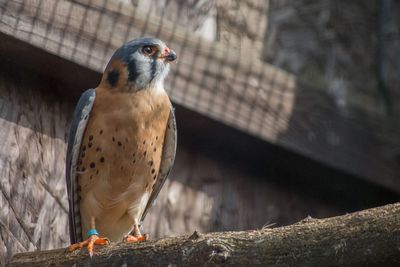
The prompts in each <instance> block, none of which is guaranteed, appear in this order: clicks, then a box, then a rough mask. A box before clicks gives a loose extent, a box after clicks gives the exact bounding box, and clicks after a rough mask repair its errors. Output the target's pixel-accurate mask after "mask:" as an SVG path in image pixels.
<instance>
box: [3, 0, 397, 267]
mask: <svg viewBox="0 0 400 267" xmlns="http://www.w3.org/2000/svg"><path fill="white" fill-rule="evenodd" d="M105 3H106V2H105V1H100V0H92V1H89V0H88V1H85V0H79V1H61V0H60V1H47V0H29V1H17V0H13V1H5V0H0V4H1V5H0V40H1V42H0V56H1V58H2V61H1V62H0V137H1V139H0V140H1V143H0V144H1V149H0V153H1V154H0V191H1V194H0V265H1V266H3V265H4V264H5V262H6V260H7V259H8V258H10V257H11V256H12V255H13V254H15V253H17V252H21V251H26V250H35V249H49V248H54V247H62V246H66V245H67V244H68V242H69V240H68V220H67V211H68V203H67V197H66V190H65V180H64V167H65V166H64V164H65V149H66V140H67V134H68V127H69V122H70V118H71V115H72V111H73V108H74V106H75V104H76V101H77V99H78V97H79V95H80V93H81V92H83V91H84V90H85V89H87V88H89V87H95V86H96V85H97V84H98V81H99V78H100V72H101V71H102V69H103V67H104V64H105V63H106V62H107V61H108V58H109V56H110V53H112V51H113V50H114V49H115V47H118V46H119V45H121V44H122V43H123V42H124V41H125V40H126V39H132V38H134V37H137V36H140V35H156V36H161V37H162V39H164V40H165V41H166V42H167V43H168V44H171V45H170V46H171V47H172V48H173V49H176V50H177V52H178V55H179V56H180V57H181V58H180V59H179V62H178V65H176V66H172V68H173V70H172V72H171V75H170V77H169V78H168V80H167V89H168V91H169V93H170V95H171V98H172V100H173V102H174V103H175V105H176V108H177V111H176V116H177V123H178V133H179V136H178V138H179V143H178V154H177V160H176V164H175V168H174V170H173V172H172V174H171V176H170V179H169V180H168V181H167V182H166V184H165V186H164V188H163V190H162V191H161V194H160V196H159V197H158V199H157V203H156V205H155V206H154V207H153V209H152V210H151V212H150V214H149V215H148V217H147V219H146V221H145V224H144V231H145V232H148V233H149V234H150V236H151V237H152V238H158V237H163V236H170V235H178V234H183V233H189V232H193V231H194V230H199V231H200V232H208V231H221V230H244V229H255V228H261V227H263V226H264V225H269V224H276V225H285V224H290V223H294V222H296V221H298V220H300V219H303V218H304V217H306V216H308V215H311V216H313V217H327V216H333V215H338V214H343V213H346V212H350V211H354V210H360V209H364V208H367V207H372V206H377V205H381V204H385V203H390V202H394V201H397V200H399V194H400V180H399V177H400V176H399V174H400V160H399V159H400V139H399V136H400V130H399V129H400V123H399V118H398V116H396V111H400V109H399V93H398V92H399V91H398V88H399V80H398V77H400V76H399V75H395V73H398V71H399V70H400V66H399V62H400V61H395V60H392V58H393V57H394V56H395V55H399V54H400V45H399V27H398V25H399V24H398V23H396V21H398V19H399V17H396V14H399V13H395V12H394V10H399V5H398V4H397V3H395V1H389V0H384V1H371V0H369V1H364V2H363V3H359V4H354V3H348V2H346V1H322V0H321V1H311V2H310V1H296V3H292V1H272V0H271V1H261V0H246V1H234V0H217V1H210V0H203V1H181V0H174V1H144V0H143V1H142V0H137V1H134V0H133V1H127V0H119V1H117V0H115V1H107V4H105ZM54 5H55V6H54ZM343 10H346V12H341V11H343ZM347 12H348V13H347ZM382 12H383V13H384V14H385V15H384V16H385V17H387V18H388V19H386V20H382V19H381V17H380V16H383V15H382ZM385 12H386V13H385ZM54 14H57V15H54ZM79 18H83V19H81V20H79ZM145 18H147V20H146V21H145V20H144V19H145ZM102 21H103V22H102ZM104 21H106V22H107V23H105V22H104ZM160 22H162V23H160ZM361 22H362V23H361ZM103 24H104V25H103ZM121 25H122V26H123V25H127V29H126V32H125V31H124V30H123V29H122V28H121V27H122V26H121ZM396 26H397V28H396ZM353 27H354V28H353ZM187 31H189V33H188V32H187ZM122 33H124V34H122ZM361 33H362V34H361ZM388 36H389V37H390V38H389V37H388ZM396 36H397V37H396ZM108 40H109V42H107V41H108ZM388 47H390V49H387V48H388ZM225 50H226V51H225ZM389 51H390V52H389ZM391 51H397V52H398V53H397V54H396V53H394V52H391ZM391 53H393V54H391Z"/></svg>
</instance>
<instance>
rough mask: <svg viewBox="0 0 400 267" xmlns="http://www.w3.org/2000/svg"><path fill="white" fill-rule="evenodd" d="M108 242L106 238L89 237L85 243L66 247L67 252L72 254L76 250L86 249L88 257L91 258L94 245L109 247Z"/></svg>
mask: <svg viewBox="0 0 400 267" xmlns="http://www.w3.org/2000/svg"><path fill="white" fill-rule="evenodd" d="M109 244H110V241H109V240H108V238H104V237H99V236H97V235H91V236H90V237H89V238H88V239H86V240H85V241H82V242H79V243H76V244H72V245H70V246H69V247H68V251H69V252H73V251H75V250H77V249H81V248H83V247H87V250H88V252H89V256H90V257H92V256H93V247H94V245H102V246H105V245H109Z"/></svg>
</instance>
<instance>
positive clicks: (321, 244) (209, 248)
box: [7, 204, 400, 267]
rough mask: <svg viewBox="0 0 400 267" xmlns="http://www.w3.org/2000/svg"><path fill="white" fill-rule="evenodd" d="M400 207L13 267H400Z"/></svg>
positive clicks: (49, 256)
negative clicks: (73, 266)
mask: <svg viewBox="0 0 400 267" xmlns="http://www.w3.org/2000/svg"><path fill="white" fill-rule="evenodd" d="M399 244H400V204H391V205H387V206H383V207H380V208H374V209H369V210H364V211H360V212H356V213H352V214H347V215H343V216H339V217H332V218H328V219H321V220H319V219H313V218H306V219H304V220H302V221H300V222H299V223H297V224H294V225H290V226H285V227H280V228H275V229H269V228H266V229H261V230H254V231H243V232H221V233H209V234H199V233H198V232H196V231H195V232H194V233H193V234H192V235H191V236H181V237H173V238H164V239H159V240H154V241H148V242H144V243H137V244H123V243H118V244H111V245H109V246H106V247H96V249H95V256H94V257H93V258H90V257H89V256H88V254H87V252H86V251H85V250H84V249H83V250H81V251H77V252H73V253H67V252H66V250H65V249H56V250H49V251H37V252H27V253H20V254H17V255H15V256H14V257H13V258H12V260H11V261H10V263H9V264H8V265H7V266H8V267H13V266H21V267H22V266H72V265H73V264H76V266H399V264H400V248H399Z"/></svg>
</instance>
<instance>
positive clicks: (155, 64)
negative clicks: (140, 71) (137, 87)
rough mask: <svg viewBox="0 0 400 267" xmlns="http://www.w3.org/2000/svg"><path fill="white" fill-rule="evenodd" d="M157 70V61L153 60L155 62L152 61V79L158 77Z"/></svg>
mask: <svg viewBox="0 0 400 267" xmlns="http://www.w3.org/2000/svg"><path fill="white" fill-rule="evenodd" d="M156 72H157V61H156V60H153V62H152V63H151V79H153V78H154V77H156Z"/></svg>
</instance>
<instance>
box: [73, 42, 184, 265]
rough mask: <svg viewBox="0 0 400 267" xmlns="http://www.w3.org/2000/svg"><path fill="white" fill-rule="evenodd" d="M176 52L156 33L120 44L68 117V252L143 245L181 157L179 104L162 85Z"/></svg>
mask: <svg viewBox="0 0 400 267" xmlns="http://www.w3.org/2000/svg"><path fill="white" fill-rule="evenodd" d="M176 59H177V55H176V53H175V52H174V51H173V50H171V49H170V48H169V47H168V46H167V45H166V44H165V43H164V42H163V41H161V40H159V39H156V38H149V37H147V38H145V37H142V38H137V39H134V40H131V41H128V42H127V43H125V44H124V45H122V46H121V47H120V48H118V49H117V50H116V51H115V52H114V54H113V55H112V57H111V59H110V61H109V62H108V64H107V65H106V68H105V70H104V72H103V75H102V78H101V80H100V83H99V85H98V86H97V87H96V88H95V89H88V90H86V91H85V92H84V93H83V94H82V95H81V97H80V99H79V101H78V104H77V106H76V108H75V111H74V114H73V118H72V121H71V126H70V131H69V137H68V145H67V155H66V183H67V192H68V202H69V224H70V240H71V245H70V246H69V247H68V251H70V252H72V251H74V250H77V249H80V248H83V247H86V248H87V250H88V252H89V255H90V256H91V257H92V256H93V247H94V245H95V244H96V245H108V244H109V243H110V241H111V242H117V241H123V242H141V241H146V240H147V239H148V235H147V234H145V235H143V234H142V233H141V230H140V227H141V223H142V221H143V220H144V218H145V216H146V214H147V212H148V211H149V209H150V207H151V206H152V205H153V202H154V200H155V199H156V197H157V195H158V193H159V192H160V190H161V188H162V186H163V184H164V182H165V180H166V178H167V176H168V174H169V173H170V170H171V168H172V166H173V164H174V160H175V154H176V142H177V131H176V121H175V114H174V108H173V106H172V104H171V101H170V99H169V97H168V94H167V93H166V91H165V90H164V79H165V78H166V76H167V74H168V72H169V69H170V63H171V62H174V61H176Z"/></svg>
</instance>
